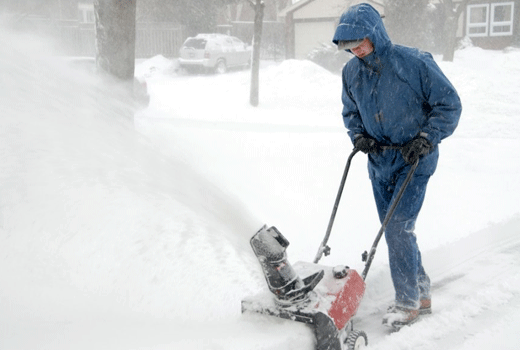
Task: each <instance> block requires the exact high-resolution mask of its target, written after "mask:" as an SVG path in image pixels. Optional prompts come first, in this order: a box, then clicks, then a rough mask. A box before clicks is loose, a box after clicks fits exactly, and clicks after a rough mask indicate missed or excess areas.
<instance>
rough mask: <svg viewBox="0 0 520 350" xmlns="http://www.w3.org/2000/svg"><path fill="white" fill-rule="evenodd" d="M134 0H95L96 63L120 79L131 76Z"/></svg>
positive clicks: (133, 60) (133, 39)
mask: <svg viewBox="0 0 520 350" xmlns="http://www.w3.org/2000/svg"><path fill="white" fill-rule="evenodd" d="M136 3H137V0H95V1H94V11H95V14H96V65H97V67H98V69H100V70H101V71H103V72H106V73H108V74H110V75H111V76H113V77H115V78H118V79H120V80H132V81H133V79H134V70H135V30H136V29H135V28H136V25H135V22H136V20H135V16H136Z"/></svg>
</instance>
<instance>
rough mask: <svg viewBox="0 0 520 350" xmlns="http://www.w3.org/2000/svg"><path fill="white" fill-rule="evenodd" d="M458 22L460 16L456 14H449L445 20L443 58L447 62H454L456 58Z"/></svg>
mask: <svg viewBox="0 0 520 350" xmlns="http://www.w3.org/2000/svg"><path fill="white" fill-rule="evenodd" d="M457 22H458V17H455V15H454V14H449V16H448V17H447V18H446V21H445V22H444V37H445V38H446V41H445V42H444V50H443V54H442V60H443V61H447V62H453V59H454V58H455V49H456V46H457Z"/></svg>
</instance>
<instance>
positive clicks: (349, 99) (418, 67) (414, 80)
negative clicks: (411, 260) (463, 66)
mask: <svg viewBox="0 0 520 350" xmlns="http://www.w3.org/2000/svg"><path fill="white" fill-rule="evenodd" d="M364 38H369V39H370V41H371V42H372V43H373V45H374V51H373V53H372V54H370V55H369V56H367V57H364V58H363V59H359V58H357V57H355V58H353V59H351V60H350V61H348V62H347V64H346V65H345V67H344V68H343V93H342V101H343V119H344V123H345V126H346V127H347V129H348V130H349V136H350V137H351V139H352V141H354V139H355V137H356V136H357V135H362V134H365V135H369V136H371V137H373V138H374V139H376V140H377V141H378V142H380V143H381V144H383V145H398V146H402V145H404V144H406V143H407V142H409V141H410V140H412V139H413V138H414V137H416V136H418V135H421V136H424V137H426V138H427V139H428V140H429V141H430V142H431V143H432V145H433V146H434V149H433V150H432V151H431V152H430V153H429V154H428V155H426V156H424V157H423V158H421V161H420V163H419V167H418V169H417V171H416V174H418V175H419V174H423V175H431V174H433V172H434V171H435V168H436V165H437V159H438V156H439V151H438V147H437V145H438V144H439V143H440V142H441V140H442V139H444V138H446V137H448V136H450V135H451V134H452V133H453V131H454V130H455V128H456V127H457V124H458V121H459V117H460V114H461V111H462V107H461V103H460V99H459V96H458V95H457V92H456V91H455V88H454V87H453V86H452V85H451V83H450V82H449V81H448V79H447V78H446V77H445V76H444V74H443V73H442V71H441V70H440V68H439V67H438V66H437V64H436V63H435V61H434V60H433V58H432V56H431V54H429V53H427V52H423V51H420V50H417V49H414V48H410V47H405V46H401V45H394V44H392V42H391V41H390V38H389V37H388V34H387V33H386V30H385V27H384V25H383V21H382V20H381V16H380V14H379V13H378V12H377V10H375V9H374V8H373V7H372V6H370V5H368V4H359V5H356V6H353V7H351V8H349V10H347V11H346V12H345V13H343V15H342V16H341V18H340V22H339V25H338V27H337V29H336V33H335V35H334V39H333V42H334V43H336V44H337V43H338V41H340V40H358V39H364ZM408 168H409V167H407V164H406V163H405V162H404V159H403V157H402V156H401V154H400V152H399V151H396V150H388V151H384V152H381V153H379V154H370V155H369V169H370V176H371V178H374V177H379V178H383V179H385V178H388V179H390V177H392V176H394V174H395V173H399V172H406V171H407V169H408Z"/></svg>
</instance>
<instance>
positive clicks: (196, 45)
mask: <svg viewBox="0 0 520 350" xmlns="http://www.w3.org/2000/svg"><path fill="white" fill-rule="evenodd" d="M206 43H207V41H206V39H200V38H191V39H188V40H186V42H185V43H184V45H183V46H184V47H189V48H193V49H197V50H201V49H204V48H205V47H206Z"/></svg>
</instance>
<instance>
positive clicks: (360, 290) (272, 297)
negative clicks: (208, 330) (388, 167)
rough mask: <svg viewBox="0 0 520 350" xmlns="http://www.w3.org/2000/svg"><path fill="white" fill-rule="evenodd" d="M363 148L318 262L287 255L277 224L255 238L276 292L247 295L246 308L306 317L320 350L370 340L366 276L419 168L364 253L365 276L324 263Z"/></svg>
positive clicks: (352, 349) (349, 349) (340, 349)
mask: <svg viewBox="0 0 520 350" xmlns="http://www.w3.org/2000/svg"><path fill="white" fill-rule="evenodd" d="M357 152H358V150H357V149H354V151H353V152H352V153H351V154H350V156H349V158H348V161H347V165H346V167H345V171H344V173H343V178H342V180H341V184H340V188H339V191H338V195H337V197H336V202H335V204H334V208H333V211H332V215H331V218H330V221H329V226H328V228H327V233H326V235H325V238H324V239H323V242H322V244H321V246H320V248H319V250H318V253H317V255H316V257H315V259H314V262H313V263H308V262H301V261H300V262H297V263H296V264H295V265H294V267H293V266H292V265H291V264H290V263H289V261H288V260H287V252H286V248H287V246H288V245H289V241H288V240H287V239H286V238H285V237H284V236H283V235H282V234H281V233H280V232H279V231H278V230H277V229H276V228H275V227H270V228H267V226H264V227H262V228H261V229H260V230H259V231H258V232H257V233H256V234H255V235H254V236H253V237H252V238H251V242H250V243H251V247H252V248H253V251H254V253H255V255H256V257H257V258H258V261H259V262H260V265H261V266H262V270H263V272H264V276H265V279H266V281H267V285H268V287H269V290H270V293H269V292H265V293H261V294H259V295H256V296H253V297H250V298H247V299H244V300H243V301H242V312H243V313H244V312H255V313H260V314H267V315H271V316H276V317H280V318H284V319H288V320H293V321H298V322H303V323H306V324H309V325H311V326H313V327H314V333H315V335H316V350H357V349H359V348H362V347H364V346H366V345H367V344H368V341H367V336H366V334H365V332H363V331H359V330H354V326H353V321H352V318H353V316H354V315H355V314H356V312H357V310H358V307H359V304H360V303H361V300H362V298H363V294H364V292H365V278H366V275H367V273H368V270H369V268H370V266H371V264H372V261H373V259H374V256H375V253H376V248H377V245H378V243H379V240H380V239H381V237H382V235H383V233H384V231H385V229H386V226H387V225H388V222H389V221H390V219H391V217H392V215H393V213H394V211H395V208H396V207H397V205H398V204H399V201H400V200H401V197H402V195H403V193H404V190H405V189H406V187H407V186H408V184H409V183H410V180H411V178H412V176H413V174H414V172H415V169H416V168H417V166H418V164H419V161H417V162H416V163H415V164H413V165H412V167H411V169H410V171H409V172H408V175H407V177H406V180H405V181H404V183H403V185H402V186H401V188H400V190H399V192H398V194H397V196H396V198H395V200H394V202H393V204H392V205H391V206H390V209H389V210H388V213H387V215H386V217H385V219H384V221H383V224H382V226H381V229H380V230H379V232H378V234H377V237H376V239H375V241H374V244H373V245H372V248H371V250H370V253H367V252H364V253H363V255H362V256H363V261H364V262H365V268H364V270H363V273H362V274H361V275H360V274H358V273H357V271H356V270H353V269H350V268H349V267H348V266H336V267H328V266H323V265H319V264H318V262H319V260H320V259H321V257H322V255H329V253H330V247H328V246H327V241H328V239H329V236H330V232H331V230H332V225H333V222H334V218H335V216H336V211H337V209H338V206H339V201H340V199H341V194H342V192H343V187H344V184H345V181H346V178H347V174H348V171H349V168H350V163H351V161H352V158H353V157H354V155H355V154H356V153H357Z"/></svg>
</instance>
